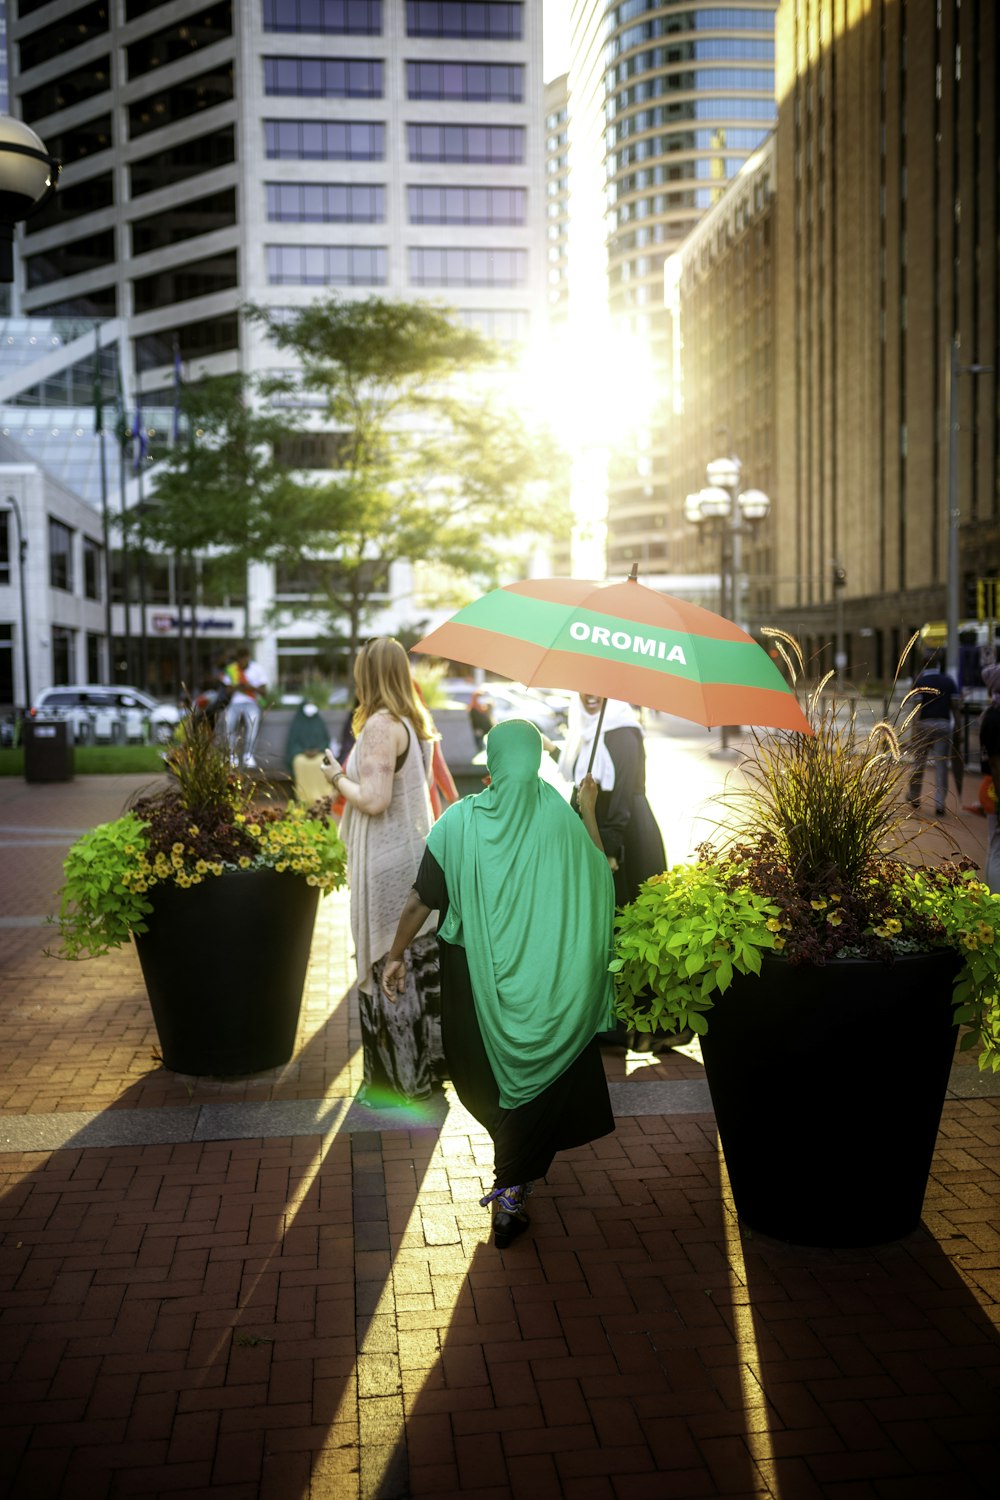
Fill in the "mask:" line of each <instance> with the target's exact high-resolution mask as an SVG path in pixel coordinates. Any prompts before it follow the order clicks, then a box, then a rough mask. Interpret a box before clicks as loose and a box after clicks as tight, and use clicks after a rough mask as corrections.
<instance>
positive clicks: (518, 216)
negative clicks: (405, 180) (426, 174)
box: [406, 186, 528, 224]
mask: <svg viewBox="0 0 1000 1500" xmlns="http://www.w3.org/2000/svg"><path fill="white" fill-rule="evenodd" d="M406 197H407V209H408V212H409V220H410V223H411V224H523V223H524V222H525V220H526V218H527V205H528V193H527V189H525V188H519V187H430V186H428V187H410V188H408V189H407V195H406Z"/></svg>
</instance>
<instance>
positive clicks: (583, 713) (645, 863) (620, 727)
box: [559, 693, 691, 1052]
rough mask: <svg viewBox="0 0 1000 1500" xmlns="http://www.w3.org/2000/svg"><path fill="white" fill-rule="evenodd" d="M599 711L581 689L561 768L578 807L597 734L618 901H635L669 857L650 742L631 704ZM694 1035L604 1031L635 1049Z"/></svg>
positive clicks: (601, 821)
mask: <svg viewBox="0 0 1000 1500" xmlns="http://www.w3.org/2000/svg"><path fill="white" fill-rule="evenodd" d="M600 716H601V699H600V698H598V697H595V696H594V695H592V694H588V693H581V694H580V702H579V709H578V710H575V711H574V715H573V720H572V722H571V726H570V732H569V736H568V738H567V740H566V743H565V745H564V746H563V749H562V752H561V754H560V757H559V769H560V771H561V772H562V774H563V776H564V777H565V778H566V780H567V781H571V782H572V783H573V786H574V793H573V798H572V801H573V805H574V806H575V805H576V803H577V792H576V790H575V789H576V788H577V787H578V786H579V785H580V783H581V781H582V779H583V777H584V776H585V775H586V774H587V771H588V769H589V767H590V763H591V751H592V750H593V748H594V737H595V735H596V736H597V749H596V751H595V752H594V757H593V773H592V774H593V777H594V780H595V781H596V782H597V784H598V787H599V788H600V790H599V792H598V794H597V807H596V817H597V827H598V831H599V832H600V835H601V843H602V844H603V845H604V851H605V853H606V854H607V856H608V863H609V864H610V866H611V872H612V874H613V876H614V881H615V905H616V906H625V905H627V904H628V902H630V901H634V900H635V898H636V896H637V895H638V894H639V887H640V886H641V885H642V883H643V882H644V881H646V880H648V879H649V878H650V876H651V875H659V874H660V873H661V872H662V871H663V870H664V869H666V864H667V857H666V854H665V852H664V848H663V836H662V834H661V833H660V829H659V825H658V824H657V821H656V819H655V817H654V816H653V809H652V808H651V807H650V805H649V801H648V800H647V797H646V747H645V742H644V740H643V735H642V730H641V729H640V727H639V721H638V719H637V718H636V716H635V714H634V712H633V711H632V709H631V708H630V707H629V705H628V704H627V703H622V702H620V701H619V700H617V699H615V698H609V699H608V703H607V707H606V709H605V711H604V719H603V721H601V717H600ZM599 722H600V733H598V723H599ZM690 1039H691V1033H690V1032H682V1033H679V1034H677V1035H675V1036H669V1037H668V1036H664V1035H663V1034H662V1033H660V1034H659V1035H658V1036H654V1035H653V1034H652V1033H649V1032H640V1031H629V1030H628V1029H627V1028H625V1027H624V1026H618V1027H615V1028H614V1029H613V1030H611V1031H608V1032H604V1033H602V1036H601V1040H602V1041H603V1042H604V1043H605V1045H607V1046H617V1047H627V1048H628V1049H629V1050H630V1051H633V1052H649V1051H652V1050H654V1049H655V1050H657V1051H669V1050H670V1048H671V1047H676V1046H677V1045H678V1044H681V1043H683V1042H686V1041H690Z"/></svg>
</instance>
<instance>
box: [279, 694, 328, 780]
mask: <svg viewBox="0 0 1000 1500" xmlns="http://www.w3.org/2000/svg"><path fill="white" fill-rule="evenodd" d="M329 748H330V731H329V730H328V729H327V727H326V724H325V723H324V722H323V715H322V714H321V713H320V711H319V706H318V705H317V704H315V703H313V702H311V701H310V700H309V699H308V698H307V699H306V701H305V702H304V703H300V704H299V706H298V708H297V709H296V710H295V713H294V716H293V718H292V722H291V723H290V724H289V726H288V739H287V740H286V741H285V764H286V766H287V767H288V769H289V771H290V772H291V774H292V781H293V783H294V786H295V795H296V797H297V798H298V800H299V801H300V802H307V803H309V804H310V805H311V804H312V803H313V802H318V801H319V800H320V798H321V797H326V796H327V794H328V792H329V790H330V788H329V786H328V784H327V780H326V777H325V776H324V774H323V754H324V752H325V751H327V750H329Z"/></svg>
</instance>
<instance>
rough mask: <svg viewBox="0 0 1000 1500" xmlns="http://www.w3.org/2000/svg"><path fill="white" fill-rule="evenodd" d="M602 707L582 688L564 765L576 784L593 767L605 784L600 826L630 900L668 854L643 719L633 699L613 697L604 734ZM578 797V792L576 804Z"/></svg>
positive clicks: (622, 894)
mask: <svg viewBox="0 0 1000 1500" xmlns="http://www.w3.org/2000/svg"><path fill="white" fill-rule="evenodd" d="M600 713H601V699H600V698H597V697H594V696H593V695H592V694H589V693H581V694H580V698H579V703H578V704H574V705H573V712H572V714H571V718H570V726H569V734H568V737H567V739H566V742H565V744H564V745H563V748H562V752H561V754H560V757H559V770H560V771H561V772H562V774H563V776H565V778H566V780H567V781H571V782H572V783H573V786H574V788H575V787H578V786H579V785H580V783H581V782H582V781H583V778H584V776H586V774H587V771H588V769H590V770H591V775H592V776H593V778H594V780H595V781H596V782H597V785H598V787H599V788H600V790H599V792H598V796H597V809H596V815H597V826H598V828H599V829H600V831H601V842H602V843H603V845H604V851H605V853H606V854H607V856H608V863H609V864H610V866H611V871H612V874H613V875H614V877H615V901H616V904H617V905H618V906H624V905H625V904H626V903H627V902H629V901H634V900H635V898H636V896H637V895H638V894H639V887H640V885H642V883H643V881H644V880H648V879H649V877H650V876H651V875H659V874H660V873H661V871H662V870H664V869H665V867H666V855H665V854H664V852H663V837H662V835H661V833H660V829H659V826H658V825H657V822H656V819H655V818H654V817H653V810H652V808H651V807H650V805H649V802H648V801H647V800H646V748H645V744H644V741H643V736H642V730H641V729H640V727H639V721H638V719H637V718H636V716H635V713H634V712H633V710H632V709H631V708H630V707H629V705H628V704H627V703H622V702H620V701H619V700H618V699H616V698H609V699H608V704H607V708H606V709H605V711H604V719H603V722H602V723H601V731H600V734H599V735H598V733H597V724H598V720H599V718H600ZM595 736H597V748H596V750H594V738H595ZM591 751H593V753H594V763H593V768H592V769H591V767H590V757H591ZM575 800H576V799H575V793H574V805H575Z"/></svg>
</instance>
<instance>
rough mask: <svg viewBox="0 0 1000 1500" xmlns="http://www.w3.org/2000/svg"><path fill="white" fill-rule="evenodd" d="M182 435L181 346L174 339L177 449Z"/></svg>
mask: <svg viewBox="0 0 1000 1500" xmlns="http://www.w3.org/2000/svg"><path fill="white" fill-rule="evenodd" d="M180 435H181V346H180V344H179V343H178V341H177V338H176V336H175V337H174V421H173V428H172V431H171V445H172V446H173V447H175V448H176V446H177V444H178V442H179V441H180Z"/></svg>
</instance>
